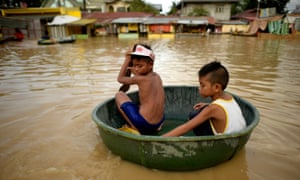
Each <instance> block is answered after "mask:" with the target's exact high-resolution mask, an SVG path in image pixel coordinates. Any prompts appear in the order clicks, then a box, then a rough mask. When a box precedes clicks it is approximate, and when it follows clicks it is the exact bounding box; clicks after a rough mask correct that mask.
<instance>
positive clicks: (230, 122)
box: [210, 98, 246, 135]
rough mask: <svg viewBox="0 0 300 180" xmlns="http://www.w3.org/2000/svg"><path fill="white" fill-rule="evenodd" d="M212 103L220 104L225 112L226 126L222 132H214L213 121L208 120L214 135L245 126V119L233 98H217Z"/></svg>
mask: <svg viewBox="0 0 300 180" xmlns="http://www.w3.org/2000/svg"><path fill="white" fill-rule="evenodd" d="M212 104H216V105H218V106H220V107H221V108H222V109H223V110H224V111H225V114H226V126H225V129H224V132H223V133H218V132H216V130H215V128H214V126H213V123H212V122H211V121H210V125H211V128H212V130H213V132H214V134H215V135H217V134H229V133H234V132H238V131H240V130H242V129H244V128H245V127H246V121H245V118H244V116H243V114H242V111H241V108H240V106H239V105H238V103H237V102H236V101H235V100H234V99H233V98H232V99H231V100H224V99H217V100H215V101H213V102H212Z"/></svg>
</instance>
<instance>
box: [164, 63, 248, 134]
mask: <svg viewBox="0 0 300 180" xmlns="http://www.w3.org/2000/svg"><path fill="white" fill-rule="evenodd" d="M198 75H199V83H200V88H199V93H200V95H201V96H202V97H210V98H211V100H212V102H211V103H210V104H208V105H207V104H204V103H198V104H196V105H195V106H194V109H195V110H200V109H201V111H199V112H198V114H196V115H194V116H193V117H192V118H191V119H190V120H189V121H187V122H186V123H184V124H182V125H180V126H178V127H177V128H175V129H173V130H171V131H169V132H167V133H166V134H164V135H163V136H181V135H183V134H185V133H187V132H188V131H191V130H194V133H195V134H196V135H199V134H201V128H202V127H201V128H200V126H202V125H203V124H205V123H206V124H207V126H206V129H205V131H206V130H207V128H209V129H210V131H211V132H212V134H203V135H218V134H228V133H233V132H238V131H240V130H242V129H244V128H245V127H246V121H245V119H244V117H243V115H242V112H241V109H240V107H239V105H238V104H237V102H236V101H235V100H234V98H233V97H232V96H231V95H230V94H228V93H226V92H224V89H225V88H226V86H227V84H228V81H229V73H228V71H227V69H226V68H225V67H224V66H223V65H221V63H220V62H216V61H214V62H211V63H208V64H206V65H205V66H203V67H202V68H201V69H200V70H199V74H198ZM206 105H207V107H205V108H203V107H204V106H206ZM199 131H200V132H199Z"/></svg>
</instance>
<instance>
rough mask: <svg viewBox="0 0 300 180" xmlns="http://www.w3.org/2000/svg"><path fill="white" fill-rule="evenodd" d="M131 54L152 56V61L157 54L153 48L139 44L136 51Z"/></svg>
mask: <svg viewBox="0 0 300 180" xmlns="http://www.w3.org/2000/svg"><path fill="white" fill-rule="evenodd" d="M130 54H131V55H137V56H146V57H150V58H151V59H152V61H154V59H155V55H154V53H153V51H152V50H150V49H147V48H145V47H144V46H141V45H137V46H136V48H135V51H134V52H132V53H130Z"/></svg>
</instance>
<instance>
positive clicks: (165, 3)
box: [145, 0, 180, 13]
mask: <svg viewBox="0 0 300 180" xmlns="http://www.w3.org/2000/svg"><path fill="white" fill-rule="evenodd" d="M145 2H147V3H151V4H161V5H162V8H163V10H162V13H167V12H169V10H170V8H171V6H172V2H176V3H177V2H180V0H145Z"/></svg>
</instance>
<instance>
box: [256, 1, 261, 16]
mask: <svg viewBox="0 0 300 180" xmlns="http://www.w3.org/2000/svg"><path fill="white" fill-rule="evenodd" d="M259 4H260V0H257V10H256V18H259Z"/></svg>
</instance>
